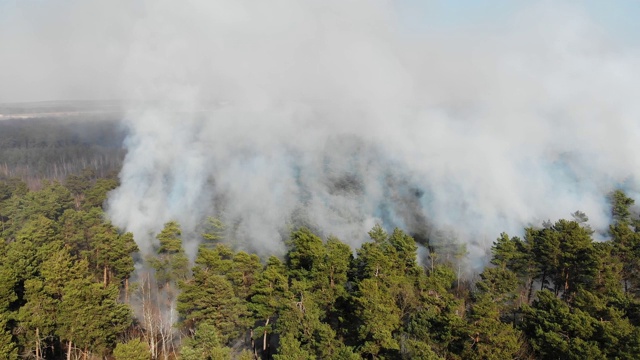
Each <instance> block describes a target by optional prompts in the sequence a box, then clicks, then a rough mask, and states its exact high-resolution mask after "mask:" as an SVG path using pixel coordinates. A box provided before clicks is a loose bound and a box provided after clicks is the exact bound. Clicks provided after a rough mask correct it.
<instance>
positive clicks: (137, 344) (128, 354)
mask: <svg viewBox="0 0 640 360" xmlns="http://www.w3.org/2000/svg"><path fill="white" fill-rule="evenodd" d="M113 356H114V357H115V360H149V357H150V356H149V345H147V343H146V342H144V341H142V340H140V339H137V338H136V339H132V340H129V341H127V342H126V343H118V344H117V345H116V347H115V349H113Z"/></svg>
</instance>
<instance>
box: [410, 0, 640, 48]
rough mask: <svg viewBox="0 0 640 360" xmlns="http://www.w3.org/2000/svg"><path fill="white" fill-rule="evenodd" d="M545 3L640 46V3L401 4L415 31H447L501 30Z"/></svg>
mask: <svg viewBox="0 0 640 360" xmlns="http://www.w3.org/2000/svg"><path fill="white" fill-rule="evenodd" d="M545 2H546V3H549V4H553V5H558V4H565V6H572V7H574V8H575V9H576V10H577V11H583V12H584V13H586V14H587V16H588V17H589V18H590V19H591V20H592V21H593V22H594V23H596V24H598V25H600V26H601V27H602V28H604V29H605V30H606V31H607V32H608V33H610V34H611V35H612V36H614V37H615V38H617V39H620V40H622V41H625V42H629V43H633V44H640V0H582V1H577V0H573V1H521V0H401V1H399V2H398V4H399V6H400V9H401V12H402V13H403V14H404V16H405V17H406V19H407V20H408V25H409V26H410V27H411V28H412V29H414V30H425V31H447V30H452V29H460V28H462V29H464V28H469V29H471V28H474V27H479V26H481V27H483V28H487V27H496V28H498V29H499V28H500V27H501V26H503V25H505V24H506V23H507V22H508V21H510V20H511V19H512V18H513V17H514V15H516V14H517V13H518V12H520V11H522V10H523V9H526V8H527V7H529V6H532V5H535V4H544V3H545Z"/></svg>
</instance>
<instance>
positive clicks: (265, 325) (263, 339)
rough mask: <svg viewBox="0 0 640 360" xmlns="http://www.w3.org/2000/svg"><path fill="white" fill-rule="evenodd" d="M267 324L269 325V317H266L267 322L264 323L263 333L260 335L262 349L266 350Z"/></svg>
mask: <svg viewBox="0 0 640 360" xmlns="http://www.w3.org/2000/svg"><path fill="white" fill-rule="evenodd" d="M267 326H269V318H267V322H266V323H265V324H264V335H263V336H262V351H263V352H265V351H267Z"/></svg>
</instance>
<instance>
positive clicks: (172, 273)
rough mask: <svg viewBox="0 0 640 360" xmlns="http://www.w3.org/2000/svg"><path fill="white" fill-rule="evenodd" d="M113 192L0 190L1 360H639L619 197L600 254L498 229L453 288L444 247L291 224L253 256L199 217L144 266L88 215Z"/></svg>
mask: <svg viewBox="0 0 640 360" xmlns="http://www.w3.org/2000/svg"><path fill="white" fill-rule="evenodd" d="M22 151H25V152H29V151H31V148H29V147H25V148H23V149H22ZM117 186H118V180H117V179H116V178H115V177H109V176H106V177H105V176H99V175H97V173H96V171H95V170H94V169H91V168H87V169H84V170H82V171H80V172H78V173H75V174H72V175H69V176H67V177H66V178H65V179H64V180H63V181H62V182H58V181H55V180H54V181H50V180H43V181H42V182H41V187H40V188H39V189H37V190H30V189H29V187H28V186H27V184H26V183H25V182H24V181H22V180H20V179H15V178H5V179H3V180H2V181H0V224H1V225H2V227H1V233H0V234H1V239H2V241H0V358H3V359H5V358H6V359H19V358H32V359H64V358H66V359H75V358H83V359H116V360H125V359H153V360H156V359H184V360H190V359H193V360H196V359H212V360H213V359H232V358H233V359H247V360H248V359H275V360H278V359H279V360H283V359H496V360H498V359H516V358H517V359H636V358H638V356H640V278H639V277H638V274H639V273H640V272H639V270H640V269H639V266H640V218H638V216H637V213H636V212H635V208H634V200H633V199H631V198H629V197H628V196H627V195H626V194H625V193H624V192H622V191H620V190H616V191H613V192H612V193H611V194H610V196H609V200H610V206H611V218H612V221H611V224H610V227H609V231H608V235H607V240H606V241H602V242H596V241H594V239H593V231H592V230H591V228H590V227H589V225H588V217H587V215H586V214H584V213H582V212H576V213H574V214H570V215H571V216H569V217H568V219H559V220H556V221H553V222H551V221H549V222H545V223H543V224H539V226H533V227H529V228H526V229H525V230H524V236H522V237H513V236H510V235H508V234H506V233H503V234H500V235H499V236H498V237H497V239H496V240H495V241H494V242H493V246H492V247H491V256H490V259H489V261H490V265H489V266H487V267H486V268H485V269H484V270H483V271H482V272H481V273H479V274H477V276H476V277H475V278H472V279H468V278H462V277H460V276H459V262H460V261H464V258H463V257H461V256H459V255H458V254H460V252H461V249H459V248H456V247H455V246H454V247H451V248H446V247H438V248H435V247H432V246H429V243H428V239H427V240H426V243H425V245H426V247H427V249H428V250H429V253H428V254H427V255H425V256H421V257H419V256H418V252H417V244H416V241H415V240H414V238H413V237H412V236H410V234H408V233H406V232H405V231H403V230H402V229H398V228H396V229H384V228H382V227H381V226H379V225H376V226H374V227H373V228H372V229H371V231H370V232H369V234H368V235H369V238H370V240H369V241H368V242H366V243H364V244H362V245H361V246H360V247H358V248H352V247H350V246H349V245H348V243H347V242H345V241H344V240H345V239H338V238H336V237H332V236H329V237H327V238H321V237H319V236H317V235H316V234H314V233H313V232H312V231H310V230H309V229H307V228H304V227H303V228H293V229H292V230H291V232H290V235H289V237H288V240H287V243H286V249H287V250H286V255H285V256H284V257H281V258H278V257H273V256H272V257H262V258H261V257H259V256H257V255H255V254H251V253H247V252H245V251H242V250H240V249H237V248H234V245H233V242H230V241H229V240H230V239H225V237H224V234H225V232H224V227H225V226H226V225H225V224H224V223H222V222H220V221H219V220H218V219H216V218H210V219H209V220H208V222H207V224H205V225H206V226H204V225H203V227H202V228H203V229H206V232H205V233H203V234H201V236H200V246H199V248H198V250H197V254H196V256H195V259H189V257H188V255H187V254H186V252H185V249H184V244H183V235H182V231H181V225H180V224H179V223H177V222H175V221H171V222H168V223H167V224H165V226H164V228H163V230H162V231H161V232H159V233H158V234H157V235H156V236H155V242H154V248H153V252H152V253H150V254H146V255H143V254H141V253H140V252H139V250H138V247H137V245H136V243H135V241H134V238H133V236H132V234H131V233H126V232H123V231H121V230H120V229H117V228H115V227H114V226H113V225H112V224H110V222H109V221H108V220H107V219H106V217H105V215H104V212H103V209H102V206H103V204H104V202H105V199H106V196H107V193H108V192H109V191H110V190H112V189H114V188H116V187H117ZM347 240H348V239H347ZM462 251H464V249H462ZM136 268H137V269H138V270H137V271H134V269H136Z"/></svg>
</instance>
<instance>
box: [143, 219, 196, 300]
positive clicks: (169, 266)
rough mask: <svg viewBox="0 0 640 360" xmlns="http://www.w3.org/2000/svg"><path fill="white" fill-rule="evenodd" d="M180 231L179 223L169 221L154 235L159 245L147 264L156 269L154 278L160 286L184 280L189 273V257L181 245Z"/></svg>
mask: <svg viewBox="0 0 640 360" xmlns="http://www.w3.org/2000/svg"><path fill="white" fill-rule="evenodd" d="M181 236H182V231H181V229H180V225H179V224H178V223H177V222H175V221H170V222H168V223H166V224H165V225H164V228H163V229H162V231H161V232H160V233H159V234H158V235H157V236H156V239H158V241H159V246H158V248H157V250H156V253H157V256H155V257H151V258H150V259H149V264H150V265H151V267H153V268H154V269H155V271H156V274H155V275H156V280H157V281H158V284H159V286H160V287H163V288H165V287H167V286H170V284H171V283H175V282H177V281H181V280H186V279H187V276H188V275H189V259H188V258H187V255H186V254H185V252H184V249H183V247H182V238H181Z"/></svg>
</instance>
